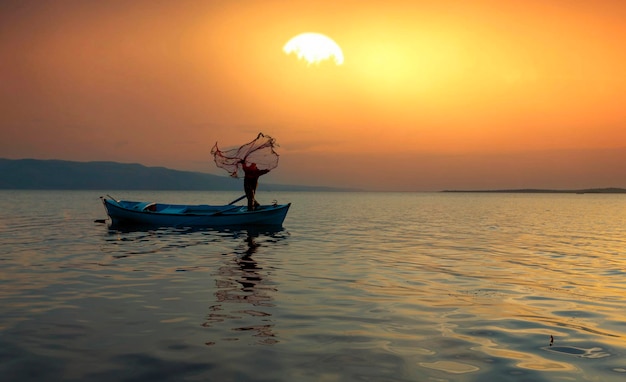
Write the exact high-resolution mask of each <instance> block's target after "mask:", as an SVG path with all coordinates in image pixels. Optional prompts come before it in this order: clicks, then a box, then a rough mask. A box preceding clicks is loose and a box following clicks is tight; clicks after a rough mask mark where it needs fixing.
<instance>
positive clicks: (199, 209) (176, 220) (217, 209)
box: [100, 197, 291, 227]
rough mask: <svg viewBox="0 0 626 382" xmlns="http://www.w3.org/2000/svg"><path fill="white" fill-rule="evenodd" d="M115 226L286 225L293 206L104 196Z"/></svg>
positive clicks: (289, 204) (103, 198)
mask: <svg viewBox="0 0 626 382" xmlns="http://www.w3.org/2000/svg"><path fill="white" fill-rule="evenodd" d="M100 199H101V200H102V203H103V204H104V209H105V210H106V212H107V215H108V216H109V218H110V219H111V224H112V225H129V224H132V225H150V226H160V227H172V226H173V227H197V226H203V227H223V226H256V225H272V226H280V225H282V224H283V222H284V220H285V217H286V216H287V212H288V211H289V207H290V206H291V203H288V204H272V205H262V206H259V207H258V208H257V209H255V210H254V211H248V209H247V207H245V206H243V207H242V206H233V205H223V206H212V205H183V204H164V203H150V202H135V201H123V200H120V201H116V200H113V199H109V198H105V197H100Z"/></svg>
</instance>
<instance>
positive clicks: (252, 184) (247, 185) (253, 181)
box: [240, 159, 270, 211]
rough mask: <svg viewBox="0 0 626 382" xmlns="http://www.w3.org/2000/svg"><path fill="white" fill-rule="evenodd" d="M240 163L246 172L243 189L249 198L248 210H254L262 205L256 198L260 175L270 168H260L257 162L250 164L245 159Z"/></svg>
mask: <svg viewBox="0 0 626 382" xmlns="http://www.w3.org/2000/svg"><path fill="white" fill-rule="evenodd" d="M240 163H241V168H243V172H244V177H243V190H244V191H245V192H246V198H248V211H254V210H255V209H256V208H257V207H258V206H259V205H260V204H259V202H257V201H256V199H255V194H256V188H257V186H258V184H259V177H260V176H261V175H264V174H267V173H268V172H270V170H259V169H258V168H257V166H256V163H250V165H248V164H247V162H246V160H245V159H242V160H241V162H240Z"/></svg>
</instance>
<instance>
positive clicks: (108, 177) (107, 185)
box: [0, 158, 347, 191]
mask: <svg viewBox="0 0 626 382" xmlns="http://www.w3.org/2000/svg"><path fill="white" fill-rule="evenodd" d="M262 188H263V189H264V190H273V191H347V190H343V189H337V188H331V187H313V186H290V185H278V184H267V183H263V186H262ZM0 189H30V190H34V189H39V190H45V189H47V190H155V191H156V190H187V191H236V190H241V189H242V182H241V180H238V179H234V178H230V177H225V176H224V177H222V176H217V175H211V174H204V173H200V172H191V171H178V170H171V169H168V168H165V167H146V166H143V165H140V164H126V163H117V162H71V161H62V160H39V159H18V160H13V159H1V158H0Z"/></svg>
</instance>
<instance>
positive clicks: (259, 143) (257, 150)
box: [211, 133, 278, 178]
mask: <svg viewBox="0 0 626 382" xmlns="http://www.w3.org/2000/svg"><path fill="white" fill-rule="evenodd" d="M274 147H278V145H277V144H276V140H275V139H274V138H272V137H270V136H269V135H263V133H259V135H258V136H257V137H256V139H255V140H253V141H252V142H249V143H246V144H245V145H242V146H240V147H238V148H233V149H228V150H224V151H222V150H220V149H219V148H218V147H217V142H215V145H214V146H213V148H212V149H211V154H213V158H214V159H215V164H216V165H217V167H220V168H223V169H224V170H226V171H228V172H229V173H230V176H232V177H234V178H238V177H239V176H240V174H243V169H242V167H241V161H242V160H243V161H245V162H246V163H247V164H248V165H249V164H251V163H256V166H257V168H258V169H259V170H273V169H275V168H276V167H277V166H278V154H277V153H276V151H274Z"/></svg>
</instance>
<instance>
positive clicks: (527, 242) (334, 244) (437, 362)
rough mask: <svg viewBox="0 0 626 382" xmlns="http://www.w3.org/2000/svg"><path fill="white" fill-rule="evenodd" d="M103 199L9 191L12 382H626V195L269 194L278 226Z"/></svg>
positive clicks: (3, 338)
mask: <svg viewBox="0 0 626 382" xmlns="http://www.w3.org/2000/svg"><path fill="white" fill-rule="evenodd" d="M98 196H99V194H98V193H94V192H90V191H0V197H1V198H0V211H2V212H0V217H1V219H0V246H1V247H0V248H1V251H0V285H1V287H0V375H2V376H3V379H5V380H16V381H17V380H20V381H39V380H46V381H110V380H119V381H140V380H151V381H185V380H188V381H196V380H198V381H200V380H202V381H205V380H220V381H228V380H231V381H234V380H237V381H294V380H296V381H351V380H354V381H362V380H372V381H427V380H431V381H484V380H494V381H495V380H497V381H507V380H511V381H523V380H528V381H571V380H577V381H579V380H580V381H618V380H619V381H622V380H624V378H625V377H626V318H625V315H624V312H625V310H624V302H625V300H626V257H625V254H626V197H625V196H623V195H588V194H585V195H574V194H560V195H554V194H443V193H307V192H305V193H288V192H267V191H266V192H263V191H260V192H259V198H260V199H261V200H262V201H267V202H270V201H271V200H272V199H277V200H278V201H279V202H292V203H293V205H292V209H291V210H290V212H289V215H288V216H287V219H286V220H285V224H284V226H283V227H282V228H279V229H271V230H268V229H260V230H259V229H256V230H248V229H239V230H237V229H223V230H215V229H190V228H159V229H154V228H153V229H127V230H117V229H109V227H108V226H107V225H106V224H99V223H96V222H94V220H96V219H103V218H104V217H105V216H104V210H103V208H102V206H101V204H100V202H99V200H98ZM115 196H116V197H119V198H125V199H141V200H144V199H145V200H154V201H162V202H171V203H216V204H217V203H220V204H223V203H227V202H229V201H230V200H233V199H236V198H237V197H238V196H239V195H237V194H233V193H222V192H213V193H206V192H204V193H203V192H136V191H135V192H123V193H120V192H117V193H116V195H115Z"/></svg>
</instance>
